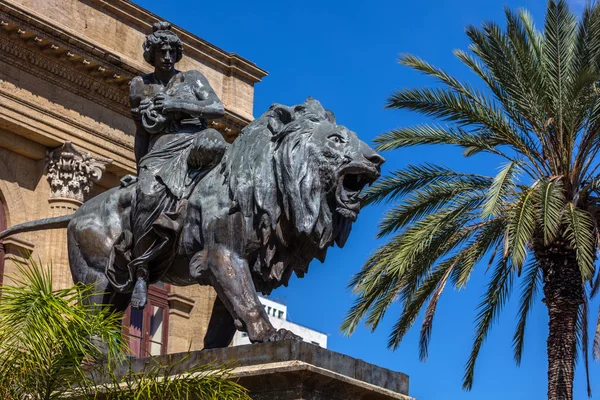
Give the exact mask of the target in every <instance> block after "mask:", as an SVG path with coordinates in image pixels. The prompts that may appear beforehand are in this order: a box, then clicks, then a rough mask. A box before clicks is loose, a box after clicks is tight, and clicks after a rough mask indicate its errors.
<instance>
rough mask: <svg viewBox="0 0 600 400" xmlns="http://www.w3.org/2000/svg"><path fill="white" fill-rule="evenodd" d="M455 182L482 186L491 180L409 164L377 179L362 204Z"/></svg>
mask: <svg viewBox="0 0 600 400" xmlns="http://www.w3.org/2000/svg"><path fill="white" fill-rule="evenodd" d="M455 182H457V184H464V185H472V186H473V187H483V186H485V185H490V184H491V182H492V180H491V179H490V178H488V177H487V176H483V175H478V174H465V173H460V172H456V171H453V170H451V169H449V168H447V167H444V166H440V165H433V164H424V165H409V166H408V167H406V168H405V169H401V170H398V171H394V172H392V173H391V174H390V176H386V177H383V178H382V179H379V180H378V181H377V182H376V183H375V184H374V185H373V186H372V187H370V188H369V190H367V191H366V193H365V199H364V202H363V204H377V203H380V202H381V201H384V200H387V201H394V200H396V199H398V198H400V197H402V196H404V195H406V194H407V193H410V192H412V191H414V190H419V189H421V188H427V187H428V186H430V185H436V184H439V185H442V184H446V185H452V184H453V183H455Z"/></svg>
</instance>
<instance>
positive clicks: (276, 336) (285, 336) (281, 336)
mask: <svg viewBox="0 0 600 400" xmlns="http://www.w3.org/2000/svg"><path fill="white" fill-rule="evenodd" d="M282 340H302V338H301V337H300V336H298V335H296V334H295V333H293V332H291V331H288V330H287V329H283V328H281V329H278V330H277V331H275V332H274V333H273V334H272V335H271V336H269V339H268V340H267V341H268V342H279V341H282Z"/></svg>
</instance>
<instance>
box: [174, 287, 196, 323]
mask: <svg viewBox="0 0 600 400" xmlns="http://www.w3.org/2000/svg"><path fill="white" fill-rule="evenodd" d="M195 303H196V301H195V300H194V299H192V298H190V297H187V296H184V295H182V294H180V293H175V292H170V293H169V313H170V314H174V315H177V316H180V317H183V318H187V319H189V318H190V314H191V312H192V309H193V308H194V304H195Z"/></svg>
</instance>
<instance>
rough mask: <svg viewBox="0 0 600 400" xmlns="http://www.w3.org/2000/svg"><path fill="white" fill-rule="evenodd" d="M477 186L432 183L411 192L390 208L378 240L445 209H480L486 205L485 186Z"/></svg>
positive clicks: (381, 224)
mask: <svg viewBox="0 0 600 400" xmlns="http://www.w3.org/2000/svg"><path fill="white" fill-rule="evenodd" d="M473 183H474V182H466V181H452V182H447V183H445V182H444V183H440V184H437V183H432V184H430V185H428V186H427V187H425V188H423V189H421V190H417V191H414V192H412V193H411V194H410V195H409V196H407V197H405V198H404V199H403V202H402V203H401V204H399V205H397V206H395V207H392V208H390V209H389V210H388V211H387V212H386V213H385V214H384V215H383V218H382V220H381V222H380V223H379V231H378V233H377V236H378V237H383V236H386V235H388V234H390V233H392V232H395V231H397V230H399V229H402V228H403V227H405V226H406V225H407V224H410V223H413V222H416V221H418V220H420V219H421V218H422V217H424V216H427V215H429V214H431V213H434V212H437V211H438V210H440V209H441V208H442V207H446V206H448V207H453V208H454V207H467V208H469V209H472V210H475V209H477V208H478V207H479V206H480V205H481V204H482V203H483V201H484V199H485V197H484V193H485V192H484V189H485V188H486V186H488V185H486V184H484V185H474V184H473Z"/></svg>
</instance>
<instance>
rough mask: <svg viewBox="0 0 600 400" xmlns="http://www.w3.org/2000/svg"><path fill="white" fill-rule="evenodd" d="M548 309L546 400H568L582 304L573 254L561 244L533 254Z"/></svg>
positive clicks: (580, 288) (571, 394)
mask: <svg viewBox="0 0 600 400" xmlns="http://www.w3.org/2000/svg"><path fill="white" fill-rule="evenodd" d="M536 258H537V259H538V261H539V262H540V264H541V267H542V271H543V278H544V296H545V299H544V303H545V304H546V307H547V308H548V315H549V317H550V322H549V324H548V325H549V328H550V329H549V330H550V332H549V335H548V342H547V346H548V349H547V350H548V400H572V399H573V378H574V371H575V354H576V351H577V328H576V325H577V315H578V312H579V307H580V305H581V304H582V303H583V288H582V283H581V282H582V281H581V272H580V271H579V267H578V265H577V260H576V256H575V251H574V250H573V249H572V248H570V246H568V245H567V244H565V243H564V242H562V243H554V244H553V245H551V246H548V247H545V248H543V249H539V250H537V251H536Z"/></svg>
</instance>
